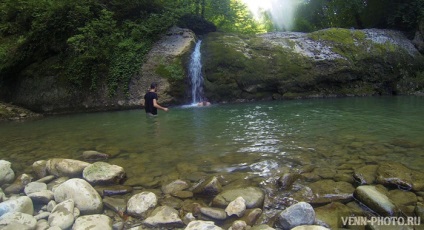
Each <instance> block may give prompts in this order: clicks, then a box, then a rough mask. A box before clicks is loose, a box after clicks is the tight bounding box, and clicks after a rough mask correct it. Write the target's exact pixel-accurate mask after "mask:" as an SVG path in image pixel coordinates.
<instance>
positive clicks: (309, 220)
mask: <svg viewBox="0 0 424 230" xmlns="http://www.w3.org/2000/svg"><path fill="white" fill-rule="evenodd" d="M314 222H315V211H314V209H313V208H312V206H311V205H310V204H308V203H306V202H299V203H297V204H294V205H292V206H290V207H288V208H287V209H286V210H284V211H282V212H281V213H280V214H279V215H278V225H279V226H281V228H282V229H283V230H290V229H292V228H294V227H297V226H300V225H312V224H313V223H314Z"/></svg>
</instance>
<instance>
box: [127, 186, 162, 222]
mask: <svg viewBox="0 0 424 230" xmlns="http://www.w3.org/2000/svg"><path fill="white" fill-rule="evenodd" d="M157 202H158V199H157V197H156V195H155V194H154V193H152V192H141V193H138V194H135V195H133V196H132V197H131V198H130V199H129V200H128V202H127V212H128V214H129V215H132V216H136V217H142V218H145V217H146V215H147V212H148V211H149V210H151V209H153V208H155V207H156V204H157Z"/></svg>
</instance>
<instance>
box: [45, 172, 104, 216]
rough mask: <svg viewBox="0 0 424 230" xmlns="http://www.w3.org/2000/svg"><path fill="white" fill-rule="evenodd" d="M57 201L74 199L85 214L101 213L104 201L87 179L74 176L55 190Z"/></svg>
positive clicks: (76, 205)
mask: <svg viewBox="0 0 424 230" xmlns="http://www.w3.org/2000/svg"><path fill="white" fill-rule="evenodd" d="M53 193H54V199H55V201H56V202H63V201H65V200H68V199H72V200H73V201H74V202H75V207H77V208H78V209H79V210H80V211H81V213H82V214H83V215H88V214H99V213H100V212H101V211H102V210H103V201H102V198H101V197H100V195H99V194H98V193H97V192H96V190H95V189H94V188H93V187H92V186H91V185H90V184H89V183H88V182H87V181H85V180H83V179H78V178H73V179H69V180H67V181H66V182H64V183H62V184H60V185H59V186H57V187H56V189H54V191H53Z"/></svg>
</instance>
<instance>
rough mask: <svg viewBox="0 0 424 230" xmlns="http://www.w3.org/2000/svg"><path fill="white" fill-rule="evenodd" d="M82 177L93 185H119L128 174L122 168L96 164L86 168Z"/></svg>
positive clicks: (101, 163) (102, 163)
mask: <svg viewBox="0 0 424 230" xmlns="http://www.w3.org/2000/svg"><path fill="white" fill-rule="evenodd" d="M82 176H83V178H84V179H85V180H87V181H88V182H90V183H91V184H119V183H121V182H122V181H123V180H124V178H125V176H126V174H125V171H124V168H122V167H121V166H118V165H111V164H108V163H105V162H95V163H93V164H91V165H88V166H87V167H85V168H84V170H83V172H82Z"/></svg>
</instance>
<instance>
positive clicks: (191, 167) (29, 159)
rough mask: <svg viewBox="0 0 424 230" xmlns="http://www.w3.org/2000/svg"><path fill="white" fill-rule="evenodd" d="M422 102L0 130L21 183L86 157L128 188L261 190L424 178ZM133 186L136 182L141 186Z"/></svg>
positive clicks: (46, 122) (86, 117)
mask: <svg viewBox="0 0 424 230" xmlns="http://www.w3.org/2000/svg"><path fill="white" fill-rule="evenodd" d="M423 114H424V97H414V96H397V97H363V98H334V99H306V100H293V101H268V102H252V103H240V104H219V105H212V106H209V107H171V108H170V111H169V112H168V113H165V112H163V111H159V116H157V117H146V115H145V114H144V111H143V110H130V111H115V112H101V113H87V114H72V115H61V116H52V117H45V118H43V119H39V120H34V121H24V122H3V123H0V146H1V147H0V157H1V159H4V160H8V161H10V162H12V168H13V169H14V170H15V172H16V173H17V174H19V173H22V172H26V173H30V172H31V171H30V170H31V167H30V166H31V165H32V163H33V162H34V161H36V160H42V159H49V158H72V159H82V158H81V156H82V153H83V152H84V151H86V150H97V151H99V152H103V153H107V154H109V155H110V156H111V157H110V159H109V160H108V162H109V163H111V164H117V165H120V166H122V167H124V169H125V171H126V172H127V175H128V178H129V180H128V183H130V184H137V185H141V186H146V187H149V186H152V187H153V186H155V185H158V184H160V183H161V181H164V180H166V179H171V178H189V177H194V176H195V175H198V176H201V175H223V174H224V175H225V174H234V175H236V174H237V175H240V177H243V178H252V181H254V183H256V182H257V181H260V180H261V179H260V178H266V177H268V176H271V175H272V174H274V173H280V172H282V171H284V170H287V169H290V170H295V169H297V168H300V167H304V166H305V165H313V166H316V167H328V168H330V169H332V168H334V169H337V168H340V167H341V166H342V165H343V164H346V163H354V164H373V163H378V162H381V161H396V162H400V163H403V164H405V165H406V166H408V167H410V168H412V169H416V170H421V169H423V168H424V119H423ZM134 180H136V181H134Z"/></svg>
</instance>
